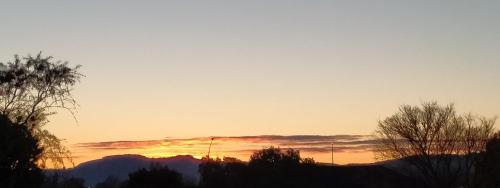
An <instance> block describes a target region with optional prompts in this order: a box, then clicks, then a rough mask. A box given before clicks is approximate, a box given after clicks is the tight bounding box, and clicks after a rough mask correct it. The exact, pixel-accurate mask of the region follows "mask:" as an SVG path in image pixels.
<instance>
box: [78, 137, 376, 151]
mask: <svg viewBox="0 0 500 188" xmlns="http://www.w3.org/2000/svg"><path fill="white" fill-rule="evenodd" d="M211 138H212V137H198V138H187V139H175V138H166V139H162V140H145V141H109V142H89V143H79V144H77V145H76V146H77V147H78V148H84V149H92V150H134V149H135V150H136V149H151V148H164V149H169V148H170V149H177V150H179V149H182V148H186V149H194V148H200V149H203V150H205V149H206V147H208V145H209V144H210V141H211ZM213 138H214V142H213V145H214V147H218V148H219V149H222V150H223V151H224V152H252V151H255V150H258V149H262V148H263V147H266V146H271V145H273V146H278V147H282V148H294V149H298V150H301V151H304V152H331V150H332V144H333V149H334V151H335V152H355V151H367V150H371V149H372V148H373V147H374V146H375V144H376V140H374V139H373V138H372V137H370V136H367V135H331V136H323V135H292V136H282V135H261V136H233V137H227V136H216V137H213Z"/></svg>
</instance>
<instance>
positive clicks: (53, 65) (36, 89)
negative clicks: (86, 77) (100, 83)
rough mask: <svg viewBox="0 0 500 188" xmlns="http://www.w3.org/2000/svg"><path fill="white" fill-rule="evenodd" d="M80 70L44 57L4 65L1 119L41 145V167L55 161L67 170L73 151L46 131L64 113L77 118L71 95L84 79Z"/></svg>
mask: <svg viewBox="0 0 500 188" xmlns="http://www.w3.org/2000/svg"><path fill="white" fill-rule="evenodd" d="M78 68H79V66H76V67H69V66H68V63H67V62H60V61H53V60H52V57H42V56H41V53H39V54H38V55H37V56H35V57H33V56H30V55H28V56H27V57H25V58H19V57H18V56H15V58H14V61H13V62H7V63H0V93H1V95H0V115H3V116H6V117H8V118H9V119H10V120H11V121H12V122H13V123H14V124H17V125H21V126H25V127H26V128H27V130H28V131H29V132H30V133H31V134H32V135H33V136H34V137H36V138H37V139H38V140H39V141H40V145H41V146H42V148H43V150H42V155H41V156H40V165H41V166H45V164H46V162H47V161H48V160H49V161H51V162H52V163H53V164H54V166H55V167H59V166H64V159H70V158H69V156H70V155H69V151H68V150H67V149H66V148H65V147H64V146H63V145H62V144H61V140H60V139H58V138H57V137H56V136H54V135H52V134H51V133H50V132H48V131H47V130H45V129H44V125H46V124H47V122H48V119H47V117H48V116H50V115H53V114H55V113H56V110H58V109H64V110H67V111H68V112H70V113H71V114H73V115H74V112H75V107H76V101H75V100H74V99H73V97H72V95H71V92H72V90H73V87H74V85H75V84H76V83H77V82H78V81H79V79H80V78H81V77H82V75H81V74H80V73H79V72H78Z"/></svg>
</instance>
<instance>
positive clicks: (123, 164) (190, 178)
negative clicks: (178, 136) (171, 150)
mask: <svg viewBox="0 0 500 188" xmlns="http://www.w3.org/2000/svg"><path fill="white" fill-rule="evenodd" d="M200 162H201V161H200V160H199V159H196V158H194V157H193V156H190V155H179V156H175V157H167V158H148V157H145V156H142V155H113V156H107V157H103V158H101V159H97V160H92V161H88V162H84V163H81V164H79V165H77V166H75V167H74V168H71V169H66V170H47V171H46V173H47V174H49V175H50V174H52V173H55V172H57V173H63V174H64V175H67V176H70V177H71V176H72V177H77V178H82V179H84V180H85V185H86V186H93V185H96V184H97V183H99V182H102V181H104V180H105V179H106V178H107V177H114V178H117V179H120V180H126V179H128V174H129V173H131V172H134V171H137V170H139V169H141V168H148V167H149V166H150V165H151V164H153V163H156V164H160V165H162V166H164V165H167V166H168V167H169V168H170V169H172V170H175V171H177V172H179V173H181V174H182V176H183V179H184V180H185V181H186V183H190V184H196V182H198V180H199V178H200V176H199V174H198V165H199V164H200Z"/></svg>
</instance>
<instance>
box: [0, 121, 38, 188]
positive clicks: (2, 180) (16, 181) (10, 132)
mask: <svg viewBox="0 0 500 188" xmlns="http://www.w3.org/2000/svg"><path fill="white" fill-rule="evenodd" d="M41 153H42V149H41V148H40V147H39V145H38V139H37V138H35V137H33V135H32V134H31V133H30V132H29V130H28V129H27V127H25V126H22V125H19V124H15V123H12V122H11V121H10V119H9V118H7V117H5V116H3V115H0V187H8V188H14V187H25V188H30V187H39V186H40V184H41V183H42V181H43V175H42V172H41V170H40V168H38V166H37V165H36V161H37V160H38V159H39V158H40V154H41Z"/></svg>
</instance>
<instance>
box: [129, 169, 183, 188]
mask: <svg viewBox="0 0 500 188" xmlns="http://www.w3.org/2000/svg"><path fill="white" fill-rule="evenodd" d="M128 185H129V187H130V188H180V187H183V180H182V175H181V174H179V173H178V172H176V171H173V170H170V169H169V168H168V167H167V166H163V167H162V166H159V165H158V164H152V165H151V167H150V168H149V169H144V168H143V169H140V170H138V171H136V172H133V173H131V174H129V182H128Z"/></svg>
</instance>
